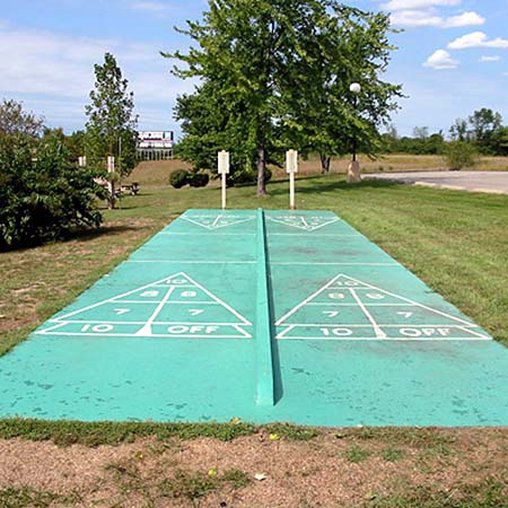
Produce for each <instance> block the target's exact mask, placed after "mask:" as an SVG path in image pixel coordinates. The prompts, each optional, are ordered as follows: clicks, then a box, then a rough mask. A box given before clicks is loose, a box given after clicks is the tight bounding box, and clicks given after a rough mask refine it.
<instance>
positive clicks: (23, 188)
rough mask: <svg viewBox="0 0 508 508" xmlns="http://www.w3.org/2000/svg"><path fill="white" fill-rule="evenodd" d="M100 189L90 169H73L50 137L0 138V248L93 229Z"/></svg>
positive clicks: (58, 143) (96, 222)
mask: <svg viewBox="0 0 508 508" xmlns="http://www.w3.org/2000/svg"><path fill="white" fill-rule="evenodd" d="M98 192H100V188H98V186H97V185H96V184H95V182H94V180H93V174H92V173H91V172H90V171H89V170H85V169H77V168H76V167H75V166H74V165H72V164H71V163H70V162H69V160H68V154H67V152H66V150H65V148H64V147H63V146H62V144H61V143H60V142H59V141H58V140H57V139H55V138H52V139H48V140H46V141H43V142H41V143H39V146H38V147H37V150H35V151H34V149H33V143H32V142H30V141H29V140H27V139H25V138H20V139H18V140H17V141H16V142H15V141H14V140H12V139H11V140H9V141H8V140H5V139H4V140H3V141H2V140H0V203H1V204H0V248H3V249H5V248H12V247H17V246H25V245H33V244H37V243H41V242H44V241H51V240H58V239H62V238H66V237H68V236H69V235H70V234H71V233H72V232H74V231H75V230H77V229H82V228H97V227H98V226H99V225H100V223H101V221H102V217H101V214H100V213H99V212H98V211H97V210H96V208H95V203H94V201H95V195H96V194H97V193H98Z"/></svg>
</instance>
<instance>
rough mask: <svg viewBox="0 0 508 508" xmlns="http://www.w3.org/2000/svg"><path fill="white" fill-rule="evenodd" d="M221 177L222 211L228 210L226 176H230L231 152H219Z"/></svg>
mask: <svg viewBox="0 0 508 508" xmlns="http://www.w3.org/2000/svg"><path fill="white" fill-rule="evenodd" d="M219 175H221V178H222V182H221V187H222V191H221V194H222V209H223V210H225V209H226V175H229V152H226V151H225V150H222V151H221V152H219Z"/></svg>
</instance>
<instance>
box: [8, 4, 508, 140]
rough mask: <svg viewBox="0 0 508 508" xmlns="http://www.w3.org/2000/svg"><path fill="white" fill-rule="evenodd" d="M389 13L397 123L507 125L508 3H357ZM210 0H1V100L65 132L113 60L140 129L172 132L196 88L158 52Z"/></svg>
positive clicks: (405, 127)
mask: <svg viewBox="0 0 508 508" xmlns="http://www.w3.org/2000/svg"><path fill="white" fill-rule="evenodd" d="M346 3H349V4H351V5H356V6H358V7H362V8H365V9H369V10H381V9H383V10H386V11H389V12H391V13H392V18H393V22H394V24H395V26H397V27H400V28H403V29H404V32H403V33H401V34H397V35H394V36H393V42H394V43H395V44H396V45H397V46H398V47H399V48H400V49H399V50H398V51H397V52H395V54H394V58H393V63H392V65H391V66H390V69H389V71H388V74H387V79H389V80H391V81H392V82H396V83H400V84H402V85H403V87H404V92H405V94H406V95H408V96H409V97H408V98H407V99H404V100H403V101H402V102H401V106H402V109H401V110H400V111H399V112H398V113H397V114H396V115H395V116H394V118H393V122H394V124H395V125H396V127H397V129H398V130H399V132H400V133H401V134H410V133H411V132H412V129H413V127H414V126H427V127H429V129H430V131H431V132H433V131H437V130H439V129H444V130H447V129H448V127H449V126H450V124H451V123H452V122H453V120H454V119H455V118H457V117H464V116H467V115H468V114H470V113H471V112H472V111H473V110H475V109H478V108H480V107H490V108H493V109H495V110H497V111H499V112H501V114H502V115H503V117H504V118H505V121H506V123H508V93H507V91H508V0H356V1H350V2H346ZM206 5H207V2H206V1H205V0H187V1H185V2H181V1H177V0H168V1H161V0H152V1H142V0H23V1H19V2H16V1H14V0H0V7H1V9H0V99H1V98H15V99H18V100H22V101H23V102H24V103H25V105H26V107H27V108H29V109H31V110H34V111H36V112H38V113H40V114H42V115H44V116H45V118H46V120H47V123H48V124H49V125H51V126H62V127H64V128H65V129H66V130H67V131H71V130H73V129H78V128H82V127H83V125H84V121H85V117H84V105H85V104H86V103H87V102H88V93H89V91H90V89H91V88H92V85H93V64H94V63H95V62H98V61H101V59H102V57H103V54H104V52H105V51H111V52H112V53H113V54H115V56H116V57H117V59H118V61H119V63H120V65H121V67H122V69H123V71H124V74H125V76H126V77H127V78H128V79H129V81H130V83H131V88H132V90H133V91H134V93H135V101H136V108H137V113H138V114H139V126H140V128H141V129H153V130H158V129H174V130H176V131H178V130H179V129H178V126H177V124H176V123H175V121H174V119H173V117H172V111H171V110H172V106H173V104H174V101H175V98H176V96H178V95H179V94H181V93H184V92H185V91H189V90H191V89H192V83H189V82H184V81H180V80H177V79H176V78H174V77H172V76H171V75H170V73H169V69H170V66H171V64H170V62H168V61H167V60H165V59H163V58H162V57H160V56H159V51H160V50H165V51H173V50H175V49H177V48H185V47H186V46H187V44H188V40H187V39H186V38H185V37H183V36H181V35H178V34H176V33H175V32H174V31H173V29H172V27H173V26H174V25H175V24H176V25H179V26H183V25H184V21H185V20H186V19H195V18H198V17H199V16H200V14H201V13H202V12H203V10H204V9H205V8H206Z"/></svg>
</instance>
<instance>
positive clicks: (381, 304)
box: [307, 288, 416, 307]
mask: <svg viewBox="0 0 508 508" xmlns="http://www.w3.org/2000/svg"><path fill="white" fill-rule="evenodd" d="M329 289H332V288H329ZM307 305H315V306H316V307H318V306H320V305H325V306H330V307H356V306H357V304H356V303H314V302H309V303H308V304H307ZM364 305H365V306H367V307H416V305H414V304H413V305H411V304H409V303H364Z"/></svg>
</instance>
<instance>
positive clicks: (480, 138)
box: [469, 108, 503, 151]
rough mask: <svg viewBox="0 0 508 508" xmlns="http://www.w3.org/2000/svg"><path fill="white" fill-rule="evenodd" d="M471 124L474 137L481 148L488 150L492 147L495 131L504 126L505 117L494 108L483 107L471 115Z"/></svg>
mask: <svg viewBox="0 0 508 508" xmlns="http://www.w3.org/2000/svg"><path fill="white" fill-rule="evenodd" d="M469 124H470V126H471V134H472V139H473V140H474V141H475V142H476V144H477V145H478V146H479V148H480V149H483V150H487V151H488V150H489V149H491V148H492V141H493V137H494V133H495V132H496V131H497V130H499V129H500V128H501V127H502V126H503V117H502V116H501V114H500V113H496V112H494V111H493V110H492V109H489V108H482V109H480V110H478V111H475V112H474V113H473V114H472V115H471V116H470V117H469Z"/></svg>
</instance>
